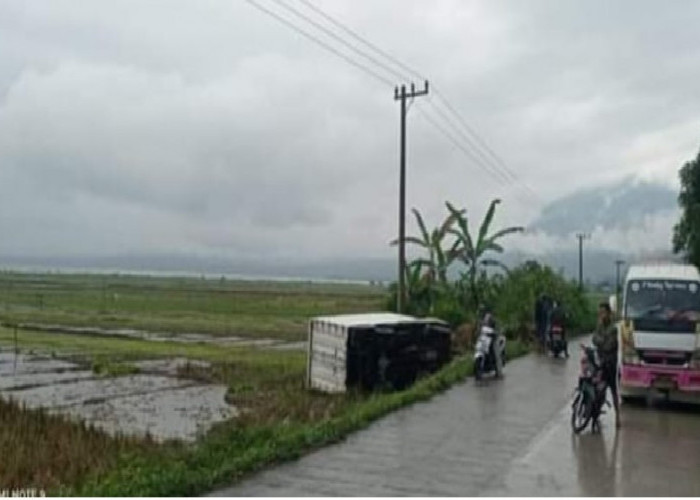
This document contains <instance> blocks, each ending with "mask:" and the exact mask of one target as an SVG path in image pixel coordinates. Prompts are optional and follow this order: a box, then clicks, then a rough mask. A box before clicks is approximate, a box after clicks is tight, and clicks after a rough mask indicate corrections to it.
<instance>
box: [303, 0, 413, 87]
mask: <svg viewBox="0 0 700 500" xmlns="http://www.w3.org/2000/svg"><path fill="white" fill-rule="evenodd" d="M299 1H300V2H301V3H303V4H304V5H306V6H307V7H308V8H309V9H311V10H313V11H314V12H315V13H317V14H318V15H319V16H321V17H323V18H324V19H325V20H327V21H328V22H330V23H331V24H333V25H334V26H336V27H337V28H340V29H341V30H342V31H344V32H345V33H347V34H348V35H350V36H351V37H353V38H354V39H355V40H357V41H358V42H360V43H362V44H363V45H365V46H366V47H369V48H370V49H372V50H374V51H375V52H376V53H377V54H379V55H381V56H382V57H384V59H386V60H387V61H390V62H392V63H393V64H395V65H396V66H397V67H399V68H401V69H403V70H404V71H406V73H408V74H410V75H412V76H414V77H416V78H417V79H418V80H427V78H426V77H425V75H422V74H421V73H419V72H418V71H416V70H414V69H413V68H411V67H409V66H407V65H405V64H404V63H402V62H401V61H399V60H398V59H396V58H395V57H393V56H392V55H391V54H389V53H387V52H385V51H384V50H382V49H381V48H379V47H377V46H376V45H375V44H373V43H372V42H370V41H369V40H367V39H366V38H365V37H363V36H362V35H360V34H358V33H357V32H356V31H354V30H353V29H351V28H350V27H349V26H347V25H345V24H343V23H341V22H340V21H338V20H337V19H335V18H334V17H332V16H330V15H329V14H328V13H327V12H325V11H323V10H322V9H321V8H319V7H317V6H316V5H314V4H313V3H311V2H310V1H309V0H299ZM406 79H407V80H408V78H406Z"/></svg>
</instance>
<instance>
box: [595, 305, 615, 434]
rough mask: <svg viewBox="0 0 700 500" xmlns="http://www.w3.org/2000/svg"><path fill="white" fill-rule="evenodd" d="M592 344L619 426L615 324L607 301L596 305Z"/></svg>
mask: <svg viewBox="0 0 700 500" xmlns="http://www.w3.org/2000/svg"><path fill="white" fill-rule="evenodd" d="M593 345H594V346H595V347H596V349H597V351H598V355H599V356H600V361H601V369H602V371H603V380H604V381H605V384H606V386H607V387H609V388H610V392H611V394H612V398H613V404H614V406H615V426H616V427H620V401H619V397H618V391H617V326H616V325H615V323H613V320H612V311H611V309H610V305H609V304H608V303H607V302H601V303H600V305H599V306H598V326H597V327H596V330H595V333H594V334H593Z"/></svg>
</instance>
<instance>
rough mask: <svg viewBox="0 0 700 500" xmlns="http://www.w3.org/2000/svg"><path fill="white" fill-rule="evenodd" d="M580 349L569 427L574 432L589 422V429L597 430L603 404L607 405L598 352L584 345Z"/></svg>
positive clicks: (577, 432) (579, 430)
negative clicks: (576, 384) (579, 362)
mask: <svg viewBox="0 0 700 500" xmlns="http://www.w3.org/2000/svg"><path fill="white" fill-rule="evenodd" d="M581 349H582V351H583V353H582V355H581V371H580V374H579V379H578V386H577V387H576V391H575V393H574V401H573V403H572V404H571V428H572V429H573V431H574V433H576V434H579V433H581V432H583V430H584V429H585V428H586V427H587V426H588V424H589V423H591V430H592V431H593V432H598V431H599V430H600V421H599V419H600V416H601V415H602V414H603V413H604V412H603V405H606V404H607V405H608V406H609V403H608V402H607V401H606V400H605V390H606V385H605V381H604V380H603V372H602V369H601V364H600V359H599V357H598V353H597V351H596V350H595V348H593V347H587V346H585V345H581Z"/></svg>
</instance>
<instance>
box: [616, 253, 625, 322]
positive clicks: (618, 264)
mask: <svg viewBox="0 0 700 500" xmlns="http://www.w3.org/2000/svg"><path fill="white" fill-rule="evenodd" d="M624 263H625V261H624V260H622V259H618V260H616V261H615V306H616V308H617V311H615V312H616V313H617V314H618V315H619V314H620V296H621V295H622V294H621V292H622V288H621V284H620V268H621V267H622V265H623V264H624Z"/></svg>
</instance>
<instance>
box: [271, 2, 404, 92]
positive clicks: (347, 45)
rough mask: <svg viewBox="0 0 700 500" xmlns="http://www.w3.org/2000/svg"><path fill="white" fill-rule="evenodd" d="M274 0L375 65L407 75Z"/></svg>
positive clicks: (396, 75) (398, 75) (400, 75)
mask: <svg viewBox="0 0 700 500" xmlns="http://www.w3.org/2000/svg"><path fill="white" fill-rule="evenodd" d="M272 1H273V2H275V3H276V4H277V5H279V6H280V7H282V8H283V9H286V10H288V11H289V12H291V13H292V14H294V15H295V16H296V17H298V18H299V19H302V20H304V21H306V22H307V23H309V24H310V25H312V26H314V27H315V28H317V29H319V30H321V31H322V32H323V33H325V34H326V35H328V36H329V37H331V38H333V39H334V40H336V41H337V42H339V43H341V44H343V45H345V46H346V47H347V48H349V49H350V50H352V51H353V52H355V53H356V54H359V55H360V56H362V57H364V58H365V59H367V60H368V61H370V62H372V63H373V64H375V65H377V66H379V67H380V68H382V69H384V70H385V71H387V72H389V73H391V74H392V75H394V76H395V77H397V78H399V79H401V80H403V79H404V76H405V75H403V74H402V73H399V72H397V71H395V70H394V69H392V68H390V67H388V66H387V65H385V64H384V63H382V62H381V61H379V60H378V59H377V58H375V57H374V56H372V54H368V53H367V52H365V51H364V50H361V49H358V48H357V47H356V46H354V45H353V44H352V43H350V42H348V41H347V40H345V39H344V38H342V37H341V36H338V35H337V34H336V33H334V32H333V31H332V30H329V29H328V28H326V27H325V26H323V25H322V24H320V23H318V22H316V21H314V20H313V19H311V18H310V17H309V16H307V15H306V14H304V13H303V12H299V10H297V9H295V8H294V7H292V6H291V5H289V4H287V3H285V2H283V1H282V0H272Z"/></svg>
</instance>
